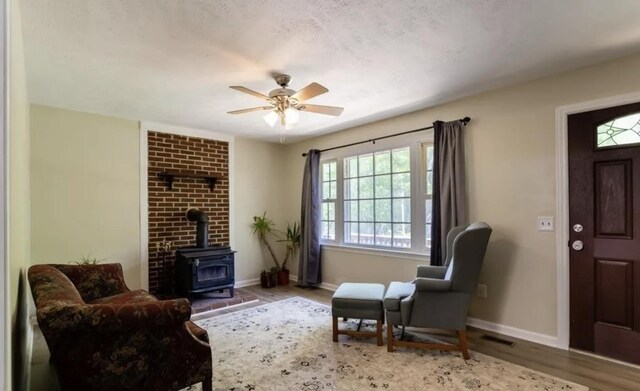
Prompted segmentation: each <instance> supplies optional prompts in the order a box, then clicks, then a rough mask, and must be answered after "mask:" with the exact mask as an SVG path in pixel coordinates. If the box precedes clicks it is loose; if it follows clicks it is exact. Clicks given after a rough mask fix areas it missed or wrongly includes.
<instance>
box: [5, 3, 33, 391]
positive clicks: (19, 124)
mask: <svg viewBox="0 0 640 391" xmlns="http://www.w3.org/2000/svg"><path fill="white" fill-rule="evenodd" d="M9 7H10V8H9V10H10V13H9V14H8V15H7V17H8V18H9V27H10V29H9V37H8V38H9V40H8V42H9V47H8V52H9V53H8V54H9V61H10V62H9V69H8V72H9V75H8V76H9V77H8V80H9V83H8V87H9V102H8V115H9V129H8V132H7V133H8V144H9V145H8V152H9V162H8V163H9V164H8V184H9V194H8V227H7V228H8V229H7V231H8V232H7V238H8V243H7V247H8V248H7V250H8V264H9V267H8V272H9V276H8V277H9V278H8V287H7V290H8V296H9V297H8V304H9V307H8V309H9V316H8V321H9V322H10V323H9V326H8V327H7V328H8V329H9V330H11V338H12V339H11V345H12V346H7V347H6V348H13V349H12V351H13V352H15V354H14V355H13V357H10V358H9V360H7V361H6V362H5V363H3V365H5V375H6V380H5V384H6V387H7V389H13V388H12V382H13V386H15V387H16V389H19V388H20V387H24V386H25V385H24V382H25V373H26V372H25V371H26V368H25V364H26V362H25V361H26V360H27V358H26V349H27V343H26V341H25V339H26V338H27V327H26V319H25V314H26V310H25V309H26V298H27V294H28V293H27V287H26V284H25V281H21V276H24V272H25V270H26V269H27V267H28V265H29V261H30V251H29V250H30V244H29V243H30V235H29V222H30V218H29V215H30V209H29V201H30V194H31V190H30V187H29V143H30V137H29V98H28V94H27V84H26V72H25V64H24V49H23V36H22V18H21V14H20V3H19V2H18V1H11V2H10V4H9ZM3 28H4V27H3ZM3 299H4V298H3ZM8 341H9V340H8ZM13 367H17V368H18V373H19V377H17V378H14V379H12V374H13V371H12V369H13Z"/></svg>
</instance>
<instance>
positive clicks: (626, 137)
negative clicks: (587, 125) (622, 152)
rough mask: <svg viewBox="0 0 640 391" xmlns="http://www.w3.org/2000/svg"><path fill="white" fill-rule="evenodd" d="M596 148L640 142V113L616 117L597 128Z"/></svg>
mask: <svg viewBox="0 0 640 391" xmlns="http://www.w3.org/2000/svg"><path fill="white" fill-rule="evenodd" d="M597 138H598V140H597V146H598V148H606V147H615V146H618V145H630V144H640V113H636V114H631V115H627V116H624V117H620V118H616V119H614V120H613V121H609V122H607V123H604V124H602V125H600V126H598V128H597Z"/></svg>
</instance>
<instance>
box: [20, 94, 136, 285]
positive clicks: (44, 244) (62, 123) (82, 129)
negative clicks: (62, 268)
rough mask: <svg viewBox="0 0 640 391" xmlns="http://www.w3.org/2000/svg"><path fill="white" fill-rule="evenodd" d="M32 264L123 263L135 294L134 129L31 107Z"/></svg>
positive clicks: (93, 116) (98, 117)
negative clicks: (93, 259) (90, 260)
mask: <svg viewBox="0 0 640 391" xmlns="http://www.w3.org/2000/svg"><path fill="white" fill-rule="evenodd" d="M31 135H32V143H31V187H32V194H31V236H32V240H31V255H32V256H31V263H32V264H40V263H69V262H76V261H78V260H79V258H80V257H81V256H88V255H89V254H90V256H91V257H96V258H98V259H104V262H120V263H122V266H123V270H124V277H125V280H126V282H127V285H128V286H129V287H130V288H132V289H137V288H139V287H140V226H139V225H140V224H139V221H140V220H139V216H140V212H139V203H140V193H139V191H140V178H139V162H140V156H139V154H140V147H139V136H138V123H137V122H135V121H128V120H123V119H117V118H111V117H105V116H102V115H97V114H89V113H80V112H77V111H70V110H62V109H57V108H52V107H46V106H38V105H33V106H31Z"/></svg>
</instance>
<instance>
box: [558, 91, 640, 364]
mask: <svg viewBox="0 0 640 391" xmlns="http://www.w3.org/2000/svg"><path fill="white" fill-rule="evenodd" d="M568 125H569V221H570V226H569V229H570V231H571V233H570V235H569V238H570V241H569V243H568V244H569V246H570V249H569V251H570V281H571V282H570V295H571V297H570V319H571V326H570V341H569V345H570V346H571V347H572V348H576V349H580V350H586V351H590V352H594V353H596V354H600V355H603V356H609V357H612V358H616V359H619V360H624V361H628V362H632V363H635V364H640V103H635V104H630V105H625V106H619V107H614V108H607V109H602V110H596V111H590V112H586V113H580V114H575V115H571V116H569V119H568Z"/></svg>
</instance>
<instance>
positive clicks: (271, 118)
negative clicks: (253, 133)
mask: <svg viewBox="0 0 640 391" xmlns="http://www.w3.org/2000/svg"><path fill="white" fill-rule="evenodd" d="M262 119H264V122H266V123H267V125H269V126H271V127H272V128H273V127H274V126H275V125H276V122H278V119H279V117H278V114H276V112H275V111H273V110H272V111H270V112H269V113H267V115H265V116H264V117H262Z"/></svg>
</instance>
